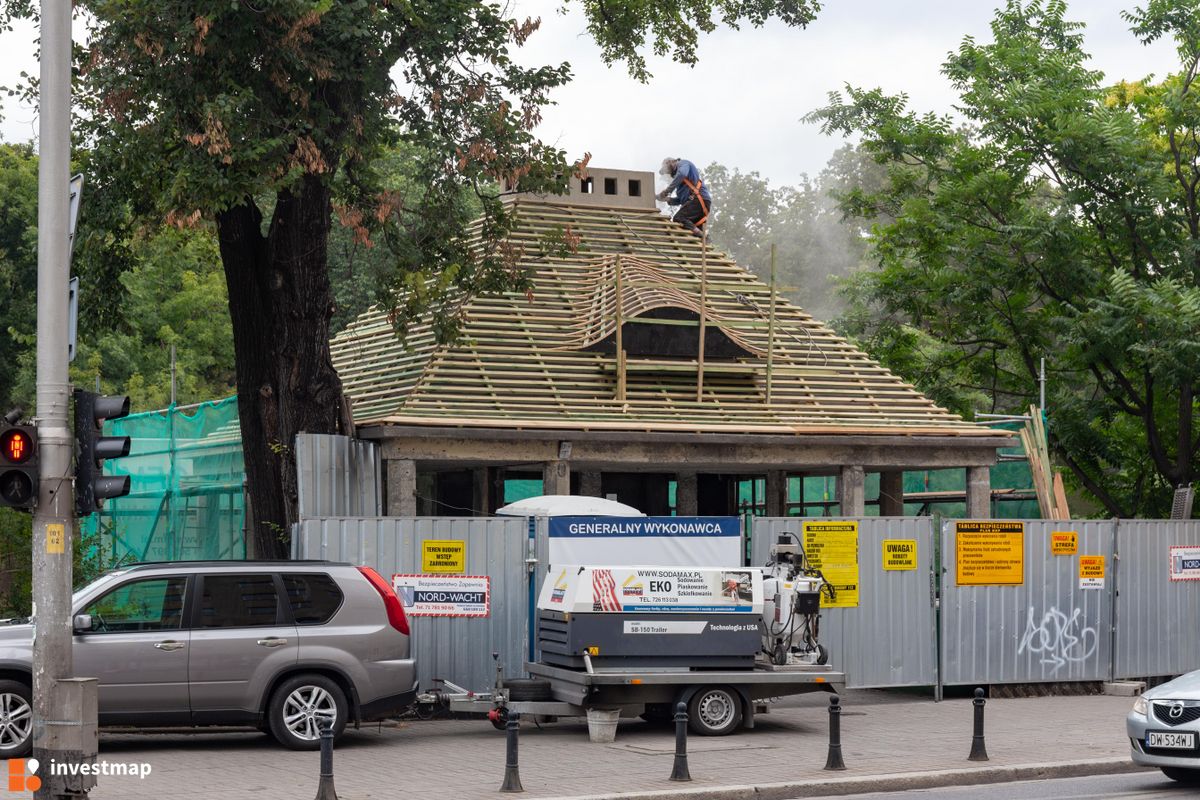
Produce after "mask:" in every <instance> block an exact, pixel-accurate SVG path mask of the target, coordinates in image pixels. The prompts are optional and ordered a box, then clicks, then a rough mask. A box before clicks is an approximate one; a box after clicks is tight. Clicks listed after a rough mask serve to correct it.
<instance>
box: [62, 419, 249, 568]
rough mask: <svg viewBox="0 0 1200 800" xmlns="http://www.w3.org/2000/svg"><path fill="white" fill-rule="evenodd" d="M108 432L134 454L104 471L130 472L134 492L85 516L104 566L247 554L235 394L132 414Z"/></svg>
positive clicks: (106, 429) (115, 422) (108, 426)
mask: <svg viewBox="0 0 1200 800" xmlns="http://www.w3.org/2000/svg"><path fill="white" fill-rule="evenodd" d="M104 434H105V435H106V436H128V437H130V440H131V442H130V454H129V455H128V456H126V457H124V458H121V459H118V460H114V461H110V462H107V464H106V469H105V472H106V473H111V474H116V475H123V474H127V475H129V476H130V493H129V495H128V496H127V497H121V498H117V499H114V500H109V501H107V502H106V503H105V506H104V509H103V510H102V511H101V512H100V513H98V514H93V515H92V516H91V517H89V518H88V519H87V520H86V521H85V530H86V531H87V532H89V533H93V534H99V535H98V536H97V537H96V541H97V542H98V546H99V547H100V548H101V550H102V552H101V553H100V557H101V560H102V562H103V563H104V564H105V565H113V564H123V563H129V562H133V561H180V560H190V559H240V558H245V556H246V543H245V537H244V535H243V529H244V517H245V513H244V510H245V506H244V492H243V484H244V481H245V471H244V469H243V461H242V441H241V432H240V430H239V428H238V414H237V398H236V397H229V398H226V399H224V400H217V401H215V402H210V403H201V404H199V405H197V406H188V407H174V406H172V407H171V408H168V409H165V410H163V411H150V412H147V413H144V414H130V415H129V416H127V417H123V418H121V419H117V420H111V421H109V422H107V423H105V426H104Z"/></svg>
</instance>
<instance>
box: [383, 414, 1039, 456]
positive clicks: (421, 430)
mask: <svg viewBox="0 0 1200 800" xmlns="http://www.w3.org/2000/svg"><path fill="white" fill-rule="evenodd" d="M633 436H636V437H637V438H638V440H639V441H643V442H650V443H653V444H695V443H698V442H700V441H703V442H707V443H709V444H719V445H740V444H748V445H751V446H753V447H758V446H762V445H771V446H774V445H780V446H783V447H795V446H796V445H805V446H824V445H852V446H860V445H868V446H876V445H881V446H885V447H930V446H940V447H943V448H949V449H957V448H967V449H972V448H977V447H985V446H986V447H1012V446H1013V445H1014V444H1015V443H1016V441H1017V437H1016V436H1013V435H1002V432H1000V431H997V430H994V429H989V428H980V431H979V436H936V435H931V434H913V435H910V436H900V435H896V434H880V435H873V434H870V435H869V434H864V433H842V434H832V433H803V434H777V433H688V432H686V431H612V430H586V431H585V430H567V429H562V430H552V431H541V430H515V429H513V428H482V427H480V428H474V427H473V428H461V427H454V428H451V427H434V426H426V425H390V424H387V423H368V424H366V425H364V426H363V427H361V428H360V429H359V438H361V439H462V438H468V439H472V440H476V441H537V442H547V443H549V444H553V445H554V446H555V447H556V448H557V447H558V444H559V442H561V441H564V440H565V441H570V442H572V444H573V443H574V442H577V441H588V442H626V441H629V439H630V438H631V437H633ZM572 460H574V458H572Z"/></svg>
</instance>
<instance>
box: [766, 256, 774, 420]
mask: <svg viewBox="0 0 1200 800" xmlns="http://www.w3.org/2000/svg"><path fill="white" fill-rule="evenodd" d="M774 365H775V243H774V242H771V311H770V313H769V315H768V316H767V405H771V376H772V373H773V367H774Z"/></svg>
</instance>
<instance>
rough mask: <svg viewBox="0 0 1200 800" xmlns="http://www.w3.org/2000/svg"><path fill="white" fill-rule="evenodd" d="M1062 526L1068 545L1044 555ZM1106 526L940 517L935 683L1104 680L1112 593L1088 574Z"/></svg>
mask: <svg viewBox="0 0 1200 800" xmlns="http://www.w3.org/2000/svg"><path fill="white" fill-rule="evenodd" d="M1064 531H1069V532H1071V533H1074V534H1075V538H1076V540H1077V542H1078V554H1076V555H1074V556H1056V555H1051V542H1052V537H1053V536H1054V534H1056V533H1060V534H1061V533H1062V532H1064ZM1114 531H1115V526H1114V523H1113V522H1111V521H1097V520H1075V521H1071V522H1062V521H1045V520H1004V521H996V520H948V521H946V522H944V523H943V526H942V553H943V557H944V559H945V560H944V563H943V566H942V572H943V581H942V602H941V642H942V646H941V677H942V683H943V684H945V685H948V686H953V685H961V684H970V685H975V684H989V683H1040V682H1049V681H1099V680H1108V679H1109V678H1110V677H1111V675H1112V648H1113V637H1112V629H1113V628H1112V625H1113V607H1112V594H1111V592H1110V591H1106V590H1103V591H1097V590H1096V588H1097V582H1096V578H1097V577H1098V572H1101V571H1103V570H1104V567H1103V565H1107V564H1111V563H1112V560H1113V556H1114V550H1113V546H1114ZM1018 543H1019V544H1020V551H1019V552H1018V551H1017V550H1016V547H1017V544H1018ZM964 560H965V561H966V563H965V564H964V563H962V562H963V561H964ZM1081 565H1082V566H1081ZM1081 576H1086V577H1087V580H1086V581H1085V580H1083V579H1082V578H1081ZM964 577H965V578H966V580H963V578H964ZM1104 577H1105V580H1107V578H1106V576H1104Z"/></svg>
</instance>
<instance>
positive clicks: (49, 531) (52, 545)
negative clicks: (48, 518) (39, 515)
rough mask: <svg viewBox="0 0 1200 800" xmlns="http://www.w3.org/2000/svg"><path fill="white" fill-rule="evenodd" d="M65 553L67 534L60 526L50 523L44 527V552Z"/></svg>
mask: <svg viewBox="0 0 1200 800" xmlns="http://www.w3.org/2000/svg"><path fill="white" fill-rule="evenodd" d="M66 551H67V532H66V529H65V528H64V527H63V526H62V525H61V524H54V523H51V524H49V525H47V526H46V552H47V553H65V552H66Z"/></svg>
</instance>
